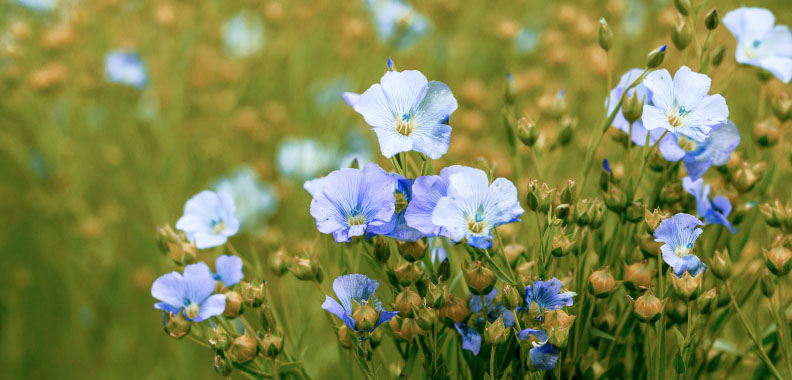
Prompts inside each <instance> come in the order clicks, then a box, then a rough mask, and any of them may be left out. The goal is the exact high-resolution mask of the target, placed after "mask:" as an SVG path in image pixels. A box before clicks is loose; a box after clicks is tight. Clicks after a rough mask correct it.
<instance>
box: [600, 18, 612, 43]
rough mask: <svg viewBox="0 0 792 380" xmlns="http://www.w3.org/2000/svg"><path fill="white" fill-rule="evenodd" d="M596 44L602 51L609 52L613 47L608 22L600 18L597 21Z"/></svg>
mask: <svg viewBox="0 0 792 380" xmlns="http://www.w3.org/2000/svg"><path fill="white" fill-rule="evenodd" d="M597 43H599V46H600V47H601V48H602V50H605V51H610V49H611V46H613V31H611V28H610V26H609V25H608V22H607V21H605V18H604V17H602V18H600V19H599V28H598V29H597Z"/></svg>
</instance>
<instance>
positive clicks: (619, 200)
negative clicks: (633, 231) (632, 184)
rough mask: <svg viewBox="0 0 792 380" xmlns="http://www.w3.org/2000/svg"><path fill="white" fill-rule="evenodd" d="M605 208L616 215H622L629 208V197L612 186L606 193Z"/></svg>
mask: <svg viewBox="0 0 792 380" xmlns="http://www.w3.org/2000/svg"><path fill="white" fill-rule="evenodd" d="M605 206H607V207H608V209H610V210H611V211H613V212H615V213H620V212H622V210H624V207H626V206H627V195H626V194H624V192H622V191H621V190H620V189H619V188H618V187H617V186H615V185H614V186H610V188H609V189H608V192H607V193H605Z"/></svg>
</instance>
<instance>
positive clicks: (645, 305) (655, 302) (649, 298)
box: [633, 292, 663, 323]
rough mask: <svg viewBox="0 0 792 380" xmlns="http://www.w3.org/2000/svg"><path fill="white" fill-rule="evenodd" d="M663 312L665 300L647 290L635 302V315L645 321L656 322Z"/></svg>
mask: <svg viewBox="0 0 792 380" xmlns="http://www.w3.org/2000/svg"><path fill="white" fill-rule="evenodd" d="M662 312H663V302H662V301H660V299H659V298H657V297H655V296H654V294H652V293H649V292H646V293H644V295H642V296H640V297H638V299H636V300H635V302H634V303H633V316H635V318H638V320H639V321H641V322H643V323H655V322H657V320H658V319H660V315H661V314H662Z"/></svg>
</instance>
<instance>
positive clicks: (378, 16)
mask: <svg viewBox="0 0 792 380" xmlns="http://www.w3.org/2000/svg"><path fill="white" fill-rule="evenodd" d="M366 5H367V6H368V9H369V11H370V12H371V16H372V18H373V20H372V21H373V22H374V29H375V30H376V31H377V37H379V39H380V40H381V41H382V42H385V43H389V44H393V46H395V47H396V49H409V48H410V47H412V46H413V45H415V43H417V42H418V41H419V40H420V39H421V38H422V37H424V36H426V35H427V34H429V31H430V30H431V23H430V22H429V19H428V18H427V17H426V16H424V15H423V14H422V13H419V12H417V11H416V10H415V9H414V8H413V7H412V5H410V4H408V3H405V2H403V1H401V0H366Z"/></svg>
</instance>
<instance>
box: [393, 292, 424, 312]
mask: <svg viewBox="0 0 792 380" xmlns="http://www.w3.org/2000/svg"><path fill="white" fill-rule="evenodd" d="M421 301H422V299H421V296H419V295H418V293H416V292H415V291H413V290H412V289H410V288H407V289H404V290H403V291H402V292H401V293H399V294H397V295H396V299H395V300H394V302H393V308H394V309H396V310H398V311H399V315H401V316H402V317H407V318H412V317H413V309H414V308H417V307H419V306H421Z"/></svg>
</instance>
